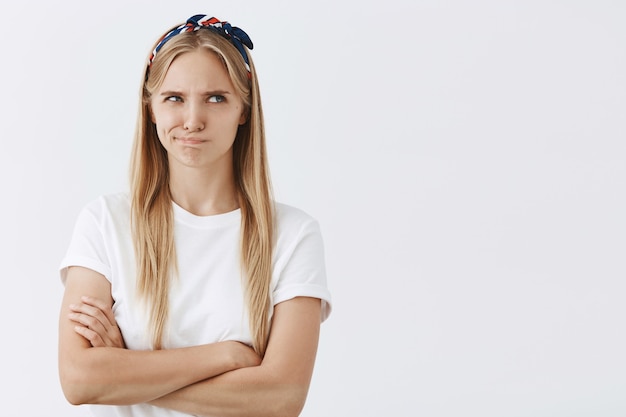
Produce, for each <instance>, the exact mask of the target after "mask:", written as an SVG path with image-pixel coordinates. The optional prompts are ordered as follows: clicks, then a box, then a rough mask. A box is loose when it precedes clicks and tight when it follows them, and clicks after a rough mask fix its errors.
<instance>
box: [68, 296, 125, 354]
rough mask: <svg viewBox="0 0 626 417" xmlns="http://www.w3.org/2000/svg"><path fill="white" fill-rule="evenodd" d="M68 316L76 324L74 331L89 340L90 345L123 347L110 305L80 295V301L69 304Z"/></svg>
mask: <svg viewBox="0 0 626 417" xmlns="http://www.w3.org/2000/svg"><path fill="white" fill-rule="evenodd" d="M69 309H70V313H69V315H68V318H69V319H70V320H72V321H73V322H75V323H76V324H78V326H76V328H75V329H74V330H75V331H76V333H78V334H79V335H81V336H83V337H84V338H85V339H87V340H89V341H90V342H91V345H92V346H94V347H96V346H109V347H121V348H123V347H125V344H124V340H123V338H122V335H121V333H120V330H119V328H118V327H117V324H116V322H115V317H114V315H113V311H112V309H111V307H110V306H109V305H108V304H107V303H105V302H103V301H101V300H98V299H96V298H93V297H81V303H79V304H71V305H70V306H69Z"/></svg>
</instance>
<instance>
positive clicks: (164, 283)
mask: <svg viewBox="0 0 626 417" xmlns="http://www.w3.org/2000/svg"><path fill="white" fill-rule="evenodd" d="M198 48H206V49H208V50H211V51H213V52H214V53H215V54H216V55H217V56H218V57H220V59H221V60H222V62H223V63H224V67H225V69H226V70H227V72H228V74H229V76H230V79H231V81H232V83H233V86H234V87H235V89H236V91H237V92H238V93H239V95H240V96H241V98H242V100H243V103H244V107H245V112H246V116H247V117H246V123H245V124H243V125H241V126H239V130H238V132H237V135H236V138H235V142H234V144H233V169H234V176H235V185H236V188H237V192H238V198H239V206H240V209H241V243H240V248H239V249H240V251H241V266H242V275H243V277H244V280H245V285H244V287H245V297H246V305H247V308H248V319H249V324H250V332H251V335H252V342H253V347H254V349H255V351H256V352H257V353H258V354H259V355H261V356H263V354H264V353H265V349H266V347H267V340H268V336H269V326H270V324H269V310H270V293H269V288H270V282H271V276H272V247H273V239H274V236H273V235H274V233H273V230H274V209H273V203H272V202H273V199H272V191H271V184H270V177H269V170H268V166H267V155H266V150H265V130H264V125H263V110H262V107H261V100H260V94H259V86H258V82H257V76H256V71H255V68H254V64H253V62H252V59H251V58H250V56H249V55H248V60H249V64H250V72H249V73H248V70H247V68H246V66H245V63H244V60H243V58H242V56H241V54H240V53H239V51H237V49H236V48H235V47H234V46H233V45H232V44H231V43H230V42H229V41H228V40H227V39H225V38H223V37H222V36H220V35H219V34H217V33H214V32H212V31H211V30H206V29H202V30H198V31H195V32H187V33H181V34H179V35H176V36H175V37H173V38H172V39H170V40H169V41H168V42H167V43H166V44H164V45H163V47H162V48H161V49H160V51H159V53H158V54H157V55H156V57H155V58H154V61H153V62H152V65H151V66H150V68H146V72H145V74H144V78H143V79H144V80H145V82H144V83H143V85H142V88H141V93H140V94H141V102H140V109H139V114H138V119H137V126H136V131H135V140H134V144H133V151H132V156H131V168H130V171H131V172H130V174H131V224H132V233H133V243H134V248H135V255H136V259H137V290H138V295H139V297H140V298H141V299H142V300H143V301H146V302H147V305H148V306H149V315H150V330H151V334H152V344H153V347H154V349H161V348H162V346H163V333H164V329H165V324H166V322H167V319H168V309H169V303H168V290H169V285H170V280H171V278H172V276H174V275H175V274H176V272H177V265H176V250H175V246H174V219H173V211H172V199H171V195H170V189H169V167H168V160H167V152H166V151H165V149H164V148H163V146H162V145H161V143H160V142H159V139H158V136H157V133H156V128H155V125H154V123H153V122H152V119H151V111H150V98H151V95H152V94H153V93H154V92H155V91H156V90H157V89H158V88H159V86H160V85H161V83H162V82H163V79H164V77H165V74H166V72H167V70H168V69H169V67H170V65H171V63H172V62H173V61H174V59H176V57H178V56H180V55H181V54H184V53H186V52H191V51H194V50H197V49H198ZM246 52H247V51H246Z"/></svg>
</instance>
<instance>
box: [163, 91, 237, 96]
mask: <svg viewBox="0 0 626 417" xmlns="http://www.w3.org/2000/svg"><path fill="white" fill-rule="evenodd" d="M228 94H232V93H231V92H230V91H226V90H214V91H205V92H204V93H202V95H203V96H225V95H228ZM183 95H185V94H184V93H183V92H182V91H175V90H168V91H163V92H162V93H161V96H162V97H170V96H183Z"/></svg>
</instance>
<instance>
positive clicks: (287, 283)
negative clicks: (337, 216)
mask: <svg viewBox="0 0 626 417" xmlns="http://www.w3.org/2000/svg"><path fill="white" fill-rule="evenodd" d="M290 226H291V227H293V224H291V225H290ZM298 226H299V227H297V228H295V229H296V230H295V231H294V230H290V231H287V232H283V233H280V234H279V237H278V244H277V253H276V256H277V259H276V264H275V270H274V273H275V277H274V278H275V279H276V287H275V288H274V291H273V302H274V305H276V304H278V303H280V302H282V301H286V300H289V299H292V298H295V297H313V298H319V299H320V300H322V317H321V319H322V321H324V320H326V319H327V318H328V316H329V315H330V312H331V305H332V304H331V303H332V301H331V295H330V291H329V289H328V285H327V281H326V265H325V260H324V244H323V240H322V234H321V231H320V227H319V224H318V222H317V221H315V220H313V219H310V218H309V219H306V220H305V221H304V222H300V224H299V225H298ZM285 235H286V236H285Z"/></svg>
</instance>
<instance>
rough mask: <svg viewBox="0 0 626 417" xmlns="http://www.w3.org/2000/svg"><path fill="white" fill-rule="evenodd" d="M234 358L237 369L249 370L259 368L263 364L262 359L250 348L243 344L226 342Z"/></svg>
mask: <svg viewBox="0 0 626 417" xmlns="http://www.w3.org/2000/svg"><path fill="white" fill-rule="evenodd" d="M224 343H225V344H226V346H227V348H228V351H229V353H230V355H231V357H232V360H233V363H234V365H235V369H239V368H248V367H250V366H258V365H260V364H261V361H262V359H261V357H260V356H259V355H257V353H256V352H255V351H254V349H252V348H251V347H250V346H248V345H246V344H243V343H241V342H235V341H227V342H224Z"/></svg>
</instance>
